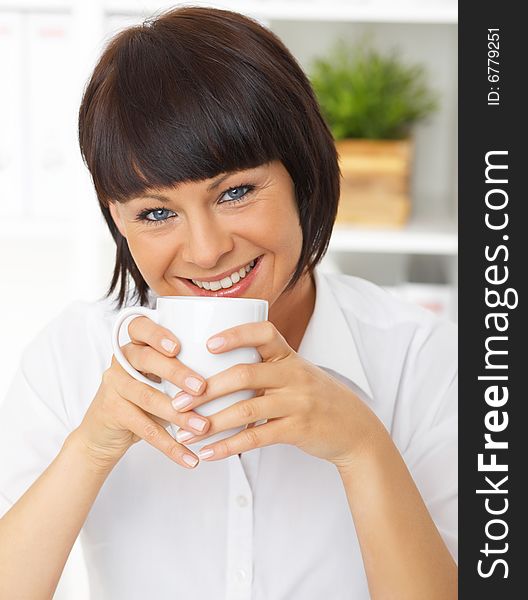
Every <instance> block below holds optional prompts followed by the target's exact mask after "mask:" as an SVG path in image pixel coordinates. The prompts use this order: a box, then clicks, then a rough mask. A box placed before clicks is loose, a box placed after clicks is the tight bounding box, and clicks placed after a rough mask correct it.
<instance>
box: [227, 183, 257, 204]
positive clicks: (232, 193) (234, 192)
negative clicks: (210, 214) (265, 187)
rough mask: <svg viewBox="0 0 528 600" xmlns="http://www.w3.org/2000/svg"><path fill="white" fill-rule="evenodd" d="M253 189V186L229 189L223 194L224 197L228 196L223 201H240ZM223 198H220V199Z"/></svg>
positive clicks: (238, 186) (239, 186)
mask: <svg viewBox="0 0 528 600" xmlns="http://www.w3.org/2000/svg"><path fill="white" fill-rule="evenodd" d="M254 189H255V186H254V185H237V186H236V187H232V188H229V189H228V190H226V192H225V193H224V196H225V195H228V198H227V199H226V200H225V202H237V201H238V200H241V199H242V198H243V197H244V196H246V194H248V193H250V192H251V191H253V190H254ZM224 196H222V198H223V197H224Z"/></svg>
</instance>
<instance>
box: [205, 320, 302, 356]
mask: <svg viewBox="0 0 528 600" xmlns="http://www.w3.org/2000/svg"><path fill="white" fill-rule="evenodd" d="M206 344H207V348H208V350H209V351H210V352H213V353H215V354H216V353H218V352H226V351H228V350H232V349H233V348H247V347H250V348H256V349H257V350H258V353H259V354H260V356H262V359H263V360H266V361H270V360H280V359H281V358H286V357H287V356H289V355H290V354H292V353H293V352H294V350H293V349H292V348H291V347H290V346H289V345H288V342H287V341H286V340H285V339H284V337H283V336H282V335H281V334H280V333H279V332H278V331H277V329H276V328H275V325H273V323H271V321H262V322H259V323H245V324H243V325H237V326H236V327H231V328H230V329H224V331H221V332H219V333H217V334H216V335H214V336H213V337H210V338H209V339H208V340H207V342H206Z"/></svg>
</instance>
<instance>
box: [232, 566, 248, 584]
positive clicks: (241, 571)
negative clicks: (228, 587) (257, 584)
mask: <svg viewBox="0 0 528 600" xmlns="http://www.w3.org/2000/svg"><path fill="white" fill-rule="evenodd" d="M235 576H236V578H237V581H246V578H247V573H246V572H245V571H244V569H238V570H237V572H236V573H235Z"/></svg>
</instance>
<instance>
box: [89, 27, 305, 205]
mask: <svg viewBox="0 0 528 600" xmlns="http://www.w3.org/2000/svg"><path fill="white" fill-rule="evenodd" d="M224 28H225V26H224ZM217 34H218V32H217ZM219 37H220V38H221V39H223V40H225V45H224V46H221V47H219V46H218V42H216V47H215V52H211V50H210V48H208V47H207V36H193V35H192V32H186V35H185V36H184V41H185V44H178V43H177V41H178V36H177V35H175V34H174V32H171V31H164V29H163V27H161V26H160V25H159V24H158V26H157V27H156V28H154V27H147V26H145V25H143V26H141V27H136V28H132V29H129V30H127V31H125V32H124V33H123V34H121V36H119V38H118V40H116V41H119V43H116V42H114V48H112V47H110V48H109V50H110V52H111V54H113V57H112V63H113V64H110V65H108V66H109V68H110V70H111V71H110V73H108V72H107V73H105V74H104V76H102V75H101V77H100V78H98V77H97V73H94V77H93V78H92V82H91V84H90V86H91V89H90V86H89V88H88V89H87V91H86V94H85V102H84V104H85V105H86V106H87V107H88V109H87V113H86V116H85V118H86V119H87V120H88V121H91V123H92V127H91V128H90V129H89V130H85V136H86V139H84V140H82V141H81V147H82V148H83V150H84V159H85V161H86V163H87V165H88V168H89V170H90V172H91V174H92V178H93V181H94V185H95V188H96V191H97V194H98V196H99V198H100V200H102V201H103V202H104V203H105V204H108V202H111V201H118V202H126V201H127V200H128V199H131V198H133V197H135V196H137V195H140V194H141V193H143V192H145V191H146V190H147V189H155V188H162V187H170V186H172V185H174V184H177V183H179V182H183V181H197V180H203V179H207V178H211V177H214V176H216V175H217V174H219V173H223V172H228V171H237V170H241V169H246V168H251V167H256V166H258V165H261V164H264V163H267V162H270V161H272V160H275V159H282V158H283V157H284V156H286V155H287V154H288V153H290V152H291V151H292V119H291V116H290V117H289V118H286V117H287V116H288V115H291V112H290V110H295V105H294V103H293V102H292V98H291V97H290V98H289V97H288V95H287V94H285V93H284V92H282V91H281V90H284V89H287V87H282V88H281V87H280V86H277V85H276V82H275V85H271V84H270V82H269V81H268V80H267V79H266V76H265V69H264V68H263V69H262V70H259V69H258V68H257V69H256V68H255V56H250V57H247V60H246V59H245V58H244V57H243V56H242V57H241V56H240V54H238V53H237V56H236V63H237V68H236V70H234V69H233V62H234V60H233V50H232V49H231V48H230V45H229V42H230V38H231V37H233V32H232V31H230V30H229V29H228V28H227V29H226V30H225V31H222V32H221V33H220V34H219ZM231 41H232V42H233V43H234V42H235V41H236V40H234V39H233V40H231ZM197 74H199V76H197ZM288 109H290V110H288ZM90 111H93V114H90ZM285 115H286V117H285ZM299 152H302V148H300V149H299Z"/></svg>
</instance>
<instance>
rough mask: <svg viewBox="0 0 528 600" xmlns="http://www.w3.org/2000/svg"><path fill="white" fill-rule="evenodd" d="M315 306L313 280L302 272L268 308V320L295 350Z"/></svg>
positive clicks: (309, 275) (299, 343)
mask: <svg viewBox="0 0 528 600" xmlns="http://www.w3.org/2000/svg"><path fill="white" fill-rule="evenodd" d="M314 306H315V282H314V279H313V276H312V275H311V274H309V273H306V274H304V275H303V276H302V277H301V279H300V280H299V281H298V282H297V284H296V285H295V287H294V288H293V289H292V290H290V291H288V292H283V293H282V294H281V295H280V296H279V298H278V299H277V300H276V301H275V302H274V303H273V305H272V306H271V307H270V310H269V320H270V321H271V322H272V323H273V324H274V325H275V327H276V328H277V330H278V331H280V333H281V334H282V335H283V336H284V338H285V339H286V341H287V342H288V345H289V346H290V347H291V348H293V349H294V350H295V351H296V352H297V350H298V349H299V346H300V345H301V341H302V339H303V336H304V332H305V331H306V327H307V326H308V323H309V321H310V317H311V316H312V313H313V309H314Z"/></svg>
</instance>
